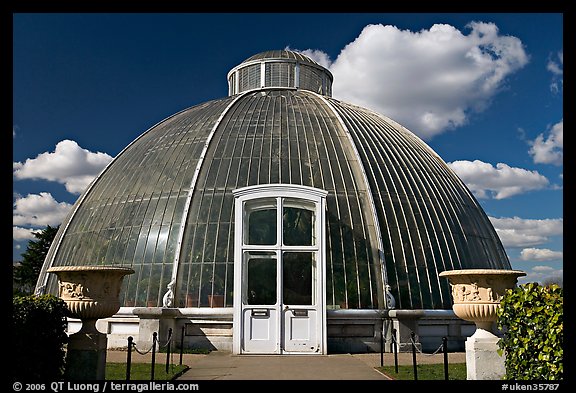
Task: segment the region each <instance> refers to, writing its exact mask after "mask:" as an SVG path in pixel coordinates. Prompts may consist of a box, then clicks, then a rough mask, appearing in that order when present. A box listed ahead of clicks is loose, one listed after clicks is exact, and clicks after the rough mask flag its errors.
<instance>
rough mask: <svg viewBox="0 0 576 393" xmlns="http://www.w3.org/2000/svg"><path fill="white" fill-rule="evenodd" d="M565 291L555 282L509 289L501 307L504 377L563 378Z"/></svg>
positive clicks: (499, 326)
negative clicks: (504, 355) (547, 284)
mask: <svg viewBox="0 0 576 393" xmlns="http://www.w3.org/2000/svg"><path fill="white" fill-rule="evenodd" d="M563 306H564V292H563V289H562V288H561V287H559V286H558V285H556V284H552V285H549V286H541V285H538V283H529V284H524V285H520V286H518V287H516V288H514V289H509V290H507V292H506V294H505V295H504V296H503V299H502V300H501V302H500V307H498V311H497V315H498V328H499V329H502V331H503V332H504V333H503V337H502V338H501V339H500V340H499V342H498V345H499V347H500V349H499V351H498V352H499V353H500V354H502V353H505V354H506V360H505V364H506V375H505V376H504V378H505V379H513V380H558V379H563V372H564V366H563V355H564V350H563V344H564V322H563Z"/></svg>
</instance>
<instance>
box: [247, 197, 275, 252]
mask: <svg viewBox="0 0 576 393" xmlns="http://www.w3.org/2000/svg"><path fill="white" fill-rule="evenodd" d="M246 212H247V216H248V217H247V219H246V223H245V225H246V227H247V230H244V233H245V236H247V238H245V239H244V242H245V243H246V244H251V245H274V244H276V226H277V224H276V200H275V199H267V200H258V201H257V202H255V203H247V204H246Z"/></svg>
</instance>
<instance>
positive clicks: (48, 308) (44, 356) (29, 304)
mask: <svg viewBox="0 0 576 393" xmlns="http://www.w3.org/2000/svg"><path fill="white" fill-rule="evenodd" d="M67 312H68V311H67V308H66V303H64V301H63V300H62V299H60V298H57V297H56V296H53V295H41V296H35V295H29V296H14V297H13V310H12V336H11V338H10V340H11V342H12V344H13V351H12V354H11V359H10V362H11V366H12V368H13V372H12V376H13V378H14V380H15V381H46V380H52V381H54V380H59V379H63V375H64V364H65V357H66V351H65V350H64V345H65V343H66V342H67V339H68V336H67V335H66V324H67V323H66V315H67Z"/></svg>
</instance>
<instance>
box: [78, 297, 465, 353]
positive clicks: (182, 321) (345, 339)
mask: <svg viewBox="0 0 576 393" xmlns="http://www.w3.org/2000/svg"><path fill="white" fill-rule="evenodd" d="M232 313H233V310H232V308H196V309H193V308H187V309H165V308H160V307H150V308H128V307H122V308H121V309H120V311H119V312H118V313H117V314H116V315H115V316H113V317H111V318H106V319H102V320H99V321H98V322H97V324H96V327H97V328H98V330H99V331H100V332H102V333H107V334H108V348H110V349H112V348H122V349H126V348H127V345H128V337H129V336H131V337H133V339H134V343H136V347H137V348H138V350H140V351H147V350H149V349H150V348H151V345H152V341H153V333H154V332H156V333H157V340H158V345H159V346H160V347H164V346H165V345H166V344H167V342H168V339H169V330H170V329H172V337H171V340H172V342H173V346H172V348H180V347H181V345H183V347H184V348H187V349H192V348H195V349H196V348H202V349H210V350H225V351H232V334H233V323H232V317H233V314H232ZM326 324H327V330H328V331H327V342H328V353H366V352H380V348H381V340H382V339H383V340H384V351H385V352H392V350H393V347H392V342H393V340H392V331H393V329H395V332H396V336H395V337H396V340H395V341H396V343H397V344H398V351H399V352H409V351H412V339H411V333H412V332H414V342H415V344H416V346H417V348H418V350H421V351H422V352H424V353H432V352H435V351H436V350H438V348H439V347H440V346H441V345H442V337H446V338H447V340H448V341H447V343H448V351H449V352H463V351H465V342H466V338H467V337H470V336H471V335H472V334H473V333H474V331H475V325H474V324H473V323H472V322H467V321H464V320H461V319H459V318H457V317H456V316H455V315H454V313H453V311H452V310H388V311H382V310H328V311H327V323H326ZM383 324H384V329H382V326H383ZM80 326H81V322H80V321H79V320H76V319H70V320H69V322H68V333H69V334H72V333H75V332H76V331H78V330H80Z"/></svg>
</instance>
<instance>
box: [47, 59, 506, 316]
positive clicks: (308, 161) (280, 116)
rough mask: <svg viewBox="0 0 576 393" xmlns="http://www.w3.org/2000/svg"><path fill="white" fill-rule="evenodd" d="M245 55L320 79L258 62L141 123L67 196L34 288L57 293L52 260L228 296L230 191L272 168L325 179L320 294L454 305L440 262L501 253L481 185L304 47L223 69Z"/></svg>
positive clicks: (152, 286) (334, 303) (169, 290)
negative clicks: (367, 103) (358, 101)
mask: <svg viewBox="0 0 576 393" xmlns="http://www.w3.org/2000/svg"><path fill="white" fill-rule="evenodd" d="M282 59H285V61H286V63H283V62H282ZM251 64H257V65H258V67H259V69H260V70H265V69H266V66H267V65H269V64H277V65H279V67H278V68H277V69H276V71H278V70H282V69H283V70H287V69H290V67H295V66H296V65H297V64H298V65H302V64H304V65H311V66H313V67H314V70H315V72H317V75H319V76H320V78H319V79H317V80H316V81H318V80H320V85H318V83H316V84H314V83H313V82H304V83H303V82H302V81H303V80H305V79H301V80H300V81H299V82H296V83H295V84H293V85H292V86H285V85H283V84H282V83H280V82H278V81H281V80H284V81H285V82H286V83H285V84H289V81H290V79H289V78H288V79H282V78H276V77H275V75H276V74H275V72H276V71H274V70H271V72H270V73H269V76H270V78H269V79H266V78H264V77H261V76H259V78H260V79H258V80H259V81H264V83H263V85H258V84H256V85H254V86H251V85H249V84H246V85H245V86H244V87H243V88H239V89H236V90H235V88H231V89H230V93H231V95H230V96H229V97H226V98H222V99H218V100H214V101H210V102H205V103H202V104H199V105H195V106H193V107H191V108H188V109H185V110H183V111H181V112H179V113H176V114H174V115H173V116H170V117H168V118H167V119H165V120H163V121H161V122H159V123H158V124H156V125H154V126H153V127H151V128H150V129H148V130H147V131H145V132H144V133H143V134H141V135H140V136H139V137H138V138H136V139H135V140H134V141H133V142H132V143H130V144H129V145H128V146H127V147H126V148H125V149H124V150H123V151H122V152H120V153H119V154H118V156H117V157H115V159H114V160H113V161H112V162H111V163H110V164H109V165H108V166H107V167H106V168H105V169H104V170H103V171H102V173H101V174H100V175H99V176H98V177H97V178H96V179H95V180H94V181H93V182H92V183H91V185H90V186H89V187H88V189H87V190H86V191H85V192H84V193H83V195H81V197H80V198H79V199H78V201H77V202H76V203H75V205H74V207H73V209H72V211H71V212H70V213H69V215H68V217H67V218H66V219H65V220H64V222H63V223H62V225H61V226H60V230H59V231H58V234H57V235H56V238H55V239H54V242H53V244H52V246H51V248H50V250H49V252H48V255H47V258H46V261H45V263H44V266H43V268H42V271H41V274H40V277H39V280H38V284H37V292H50V293H57V291H56V289H57V282H56V277H54V276H53V275H49V274H47V272H46V270H47V269H48V268H49V267H51V266H66V265H114V266H129V267H132V268H133V269H134V270H135V273H134V274H132V275H130V276H127V277H126V278H125V281H124V288H123V291H122V296H123V299H122V302H123V305H124V306H162V305H163V304H164V305H166V298H167V297H169V298H170V302H171V304H170V305H171V306H172V307H231V306H232V304H233V303H232V297H233V295H234V288H233V270H234V269H233V266H234V212H233V210H234V197H233V194H232V191H233V190H235V189H238V188H241V187H245V186H250V185H257V184H276V183H284V184H297V185H305V186H310V187H315V188H319V189H323V190H326V191H328V195H327V197H326V203H327V212H326V213H327V214H326V217H327V219H326V220H327V225H326V237H327V249H326V255H327V267H326V283H327V286H326V299H327V307H328V308H349V309H360V308H364V309H376V308H382V307H384V302H383V299H384V288H385V287H386V285H389V286H390V291H391V293H392V295H393V296H394V297H395V300H396V308H399V309H450V308H451V295H450V288H449V284H448V283H447V282H446V280H443V279H440V278H439V277H438V274H439V273H440V272H442V271H444V270H451V269H465V268H494V269H510V263H509V261H508V258H507V256H506V253H505V251H504V248H503V247H502V244H501V242H500V240H499V238H498V236H497V234H496V232H495V230H494V228H493V227H492V225H491V223H490V221H489V220H488V218H487V216H486V214H485V213H484V211H483V210H482V208H481V207H480V205H479V204H478V202H477V201H476V199H475V198H474V196H473V195H472V194H471V192H470V191H469V190H468V189H467V187H466V186H465V185H464V183H463V182H462V181H461V180H460V179H459V178H458V177H457V176H456V174H455V173H454V172H453V171H452V170H451V169H450V168H449V167H448V166H447V165H446V163H445V162H444V161H443V160H442V159H441V158H440V157H439V156H438V155H437V154H436V153H435V152H434V151H433V150H432V149H431V148H430V147H429V146H428V145H426V144H425V143H424V142H423V141H422V140H421V139H420V138H418V137H417V136H416V135H415V134H413V133H412V132H410V131H408V130H407V129H406V128H404V127H403V126H401V125H399V124H398V123H396V122H394V121H393V120H391V119H389V118H387V117H385V116H383V115H380V114H378V113H375V112H373V111H371V110H368V109H365V108H361V107H358V106H355V105H351V104H348V103H345V102H342V101H338V100H336V99H333V98H331V97H330V94H329V90H331V82H332V75H331V74H330V73H329V71H328V70H326V69H324V68H323V67H321V66H320V65H318V64H317V63H315V62H313V61H312V60H311V59H309V58H306V57H305V56H303V55H301V54H298V53H296V52H290V51H269V52H263V53H262V54H258V55H255V56H252V57H250V58H248V59H247V60H246V61H245V62H243V63H241V64H240V65H239V66H237V67H235V68H234V69H233V70H232V71H230V73H229V74H228V79H229V82H231V84H233V85H234V86H236V87H238V86H241V84H237V83H236V80H237V79H234V78H236V77H238V76H239V75H240V73H241V72H242V70H243V67H245V66H246V65H248V66H250V65H251ZM282 67H285V68H282ZM282 72H284V71H282ZM296 74H299V75H300V78H302V75H303V73H302V71H301V70H299V71H298V72H295V73H294V75H296ZM231 79H232V81H231ZM273 80H274V81H276V82H274V83H272V82H270V83H267V82H266V81H273ZM292 81H294V79H292ZM309 81H312V79H310V80H309ZM318 86H320V87H321V88H320V89H318ZM328 86H329V87H328Z"/></svg>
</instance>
